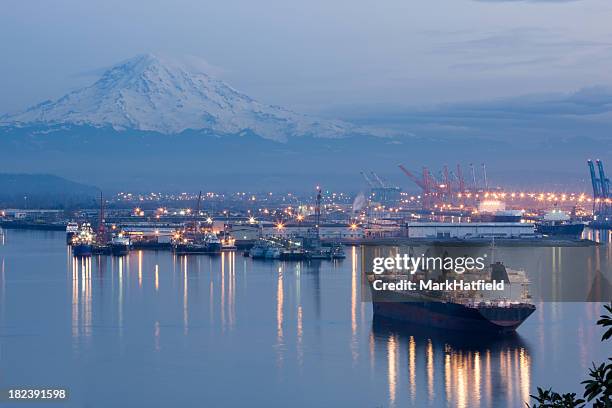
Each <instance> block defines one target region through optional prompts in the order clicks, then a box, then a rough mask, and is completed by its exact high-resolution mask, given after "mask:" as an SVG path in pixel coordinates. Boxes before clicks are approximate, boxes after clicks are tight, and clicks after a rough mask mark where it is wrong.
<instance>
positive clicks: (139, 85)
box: [0, 54, 359, 141]
mask: <svg viewBox="0 0 612 408" xmlns="http://www.w3.org/2000/svg"><path fill="white" fill-rule="evenodd" d="M205 69H206V68H205V64H193V63H192V64H183V63H180V62H178V61H176V60H172V59H168V58H162V57H158V56H156V55H152V54H146V55H140V56H137V57H134V58H131V59H129V60H127V61H124V62H122V63H120V64H117V65H115V66H113V67H111V68H109V69H108V70H106V71H105V72H104V73H103V74H102V76H101V77H100V79H98V80H97V81H96V82H95V83H93V84H92V85H90V86H87V87H84V88H81V89H78V90H76V91H73V92H70V93H68V94H66V95H64V96H63V97H61V98H59V99H57V100H55V101H45V102H42V103H40V104H38V105H36V106H33V107H31V108H29V109H27V110H25V111H23V112H21V113H17V114H14V115H5V116H3V117H2V118H0V119H1V121H0V122H1V123H2V124H3V125H5V126H6V125H13V126H27V125H36V126H40V125H58V124H68V125H88V126H94V127H112V128H114V129H115V130H129V129H132V130H140V131H154V132H159V133H163V134H178V133H181V132H183V131H185V130H208V131H212V132H215V133H216V134H219V135H224V134H241V133H242V132H252V133H255V134H257V135H259V136H261V137H263V138H266V139H271V140H275V141H286V140H287V139H288V138H291V137H296V136H313V137H326V138H329V137H333V138H335V137H343V136H349V135H353V134H358V133H359V131H358V129H357V128H356V127H354V126H352V125H349V124H347V123H344V122H340V121H331V120H317V119H314V118H310V117H308V116H305V115H301V114H298V113H295V112H292V111H290V110H287V109H284V108H282V107H278V106H271V105H265V104H262V103H260V102H258V101H256V100H254V99H253V98H251V97H249V96H247V95H245V94H243V93H240V92H238V91H237V90H235V89H233V88H232V87H230V86H229V85H227V84H226V83H225V82H223V81H220V80H217V79H214V78H213V77H211V76H210V75H208V74H207V73H206V72H205Z"/></svg>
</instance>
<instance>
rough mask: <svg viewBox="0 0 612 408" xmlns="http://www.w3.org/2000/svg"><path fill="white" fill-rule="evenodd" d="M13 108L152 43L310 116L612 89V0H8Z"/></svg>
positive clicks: (8, 99) (0, 99)
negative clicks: (354, 109) (361, 108)
mask: <svg viewBox="0 0 612 408" xmlns="http://www.w3.org/2000/svg"><path fill="white" fill-rule="evenodd" d="M2 3H3V4H2V7H1V8H0V55H1V56H2V57H1V58H2V63H1V64H0V89H1V90H2V92H1V94H0V113H13V112H16V111H19V110H21V109H24V108H26V107H28V106H31V105H33V104H35V103H38V102H40V101H42V100H45V99H53V98H57V97H60V96H62V95H63V94H64V93H66V92H67V91H69V90H72V89H75V88H77V87H80V86H83V85H86V84H89V83H91V82H93V81H94V80H95V79H96V75H97V74H99V73H100V72H101V69H102V68H105V67H108V66H110V65H112V64H115V63H117V62H119V61H122V60H125V59H127V58H130V57H133V56H134V55H137V54H142V53H146V52H154V53H164V54H168V55H176V56H184V55H191V56H197V57H200V58H203V59H204V60H206V61H207V62H208V64H209V65H210V67H211V72H212V73H213V74H214V75H215V76H217V77H219V78H221V79H223V80H226V81H227V82H228V83H230V84H231V85H232V86H234V87H235V88H237V89H239V90H241V91H243V92H244V93H246V94H248V95H250V96H252V97H255V98H257V99H258V100H260V101H262V102H264V103H269V104H277V105H282V106H286V107H289V108H292V109H295V110H298V111H301V112H305V113H319V112H326V111H333V110H334V109H340V110H342V109H343V108H346V107H349V108H350V107H352V106H435V105H439V104H444V103H450V102H458V101H480V100H491V99H496V98H505V97H513V96H518V95H525V94H534V93H566V92H567V93H571V92H574V91H577V90H579V89H581V88H584V87H593V86H612V70H610V69H609V67H610V66H611V63H612V24H610V21H612V2H611V1H609V0H574V1H555V0H539V1H538V0H531V1H529V0H488V1H486V0H377V1H374V0H370V1H363V0H351V1H348V0H308V1H304V0H300V1H295V0H258V1H252V0H224V1H209V0H173V1H158V0H131V1H125V0H122V1H117V0H105V1H82V0H55V1H48V0H39V1H33V0H4V1H3V2H2Z"/></svg>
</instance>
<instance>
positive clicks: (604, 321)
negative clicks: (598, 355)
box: [597, 302, 612, 341]
mask: <svg viewBox="0 0 612 408" xmlns="http://www.w3.org/2000/svg"><path fill="white" fill-rule="evenodd" d="M604 308H605V309H606V310H607V311H608V313H610V314H609V315H601V316H599V317H601V319H599V320H598V321H597V324H598V325H600V326H602V327H604V328H606V327H608V330H606V332H605V333H604V334H603V336H601V341H605V340H608V339H609V338H610V337H612V302H610V304H609V305H604Z"/></svg>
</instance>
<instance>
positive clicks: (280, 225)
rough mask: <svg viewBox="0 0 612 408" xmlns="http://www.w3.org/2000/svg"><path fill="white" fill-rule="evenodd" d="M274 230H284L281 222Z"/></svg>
mask: <svg viewBox="0 0 612 408" xmlns="http://www.w3.org/2000/svg"><path fill="white" fill-rule="evenodd" d="M276 228H278V229H279V230H282V229H283V228H285V226H284V225H283V223H282V222H279V223H278V224H276Z"/></svg>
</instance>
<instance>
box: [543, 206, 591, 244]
mask: <svg viewBox="0 0 612 408" xmlns="http://www.w3.org/2000/svg"><path fill="white" fill-rule="evenodd" d="M583 230H584V223H583V222H579V221H573V220H572V218H571V216H570V215H569V214H568V213H567V212H565V211H562V210H559V209H554V210H552V211H549V212H547V213H546V214H544V217H543V218H542V220H541V221H539V222H537V223H536V232H537V233H539V234H542V235H545V236H553V237H565V238H573V239H578V238H580V236H581V235H582V231H583Z"/></svg>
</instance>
